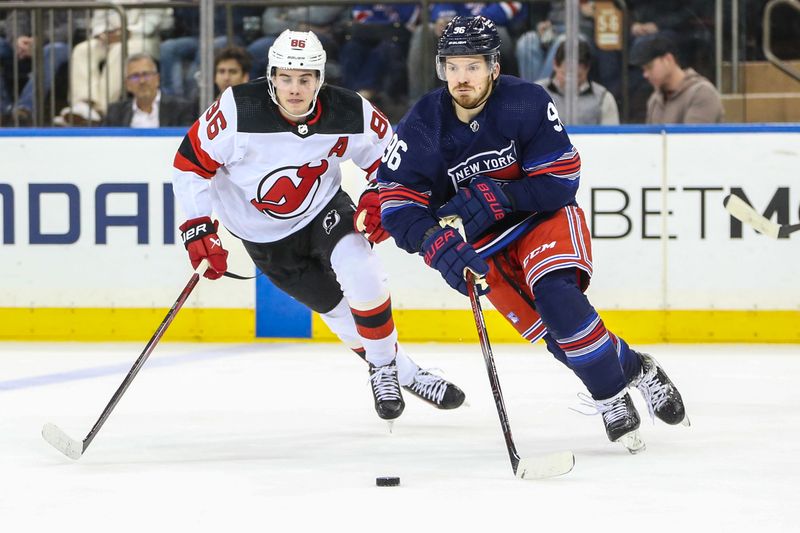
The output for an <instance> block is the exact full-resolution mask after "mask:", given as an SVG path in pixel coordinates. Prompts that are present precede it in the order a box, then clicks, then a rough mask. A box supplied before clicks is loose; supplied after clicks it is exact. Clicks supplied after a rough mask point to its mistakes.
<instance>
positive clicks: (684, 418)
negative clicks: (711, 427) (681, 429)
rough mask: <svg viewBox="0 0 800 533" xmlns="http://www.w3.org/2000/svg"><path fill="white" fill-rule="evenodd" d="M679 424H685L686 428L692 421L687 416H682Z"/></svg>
mask: <svg viewBox="0 0 800 533" xmlns="http://www.w3.org/2000/svg"><path fill="white" fill-rule="evenodd" d="M681 425H682V426H686V427H687V428H688V427H690V426H691V425H692V422H691V420H689V417H688V416H684V417H683V420H681Z"/></svg>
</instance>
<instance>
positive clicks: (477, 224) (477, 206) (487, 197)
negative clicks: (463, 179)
mask: <svg viewBox="0 0 800 533" xmlns="http://www.w3.org/2000/svg"><path fill="white" fill-rule="evenodd" d="M512 211H513V207H512V205H511V200H510V199H509V198H508V195H506V193H504V192H503V189H501V188H500V186H499V185H498V184H497V183H495V182H494V181H492V180H490V179H489V178H485V177H483V176H478V177H476V178H473V180H472V181H471V182H470V184H469V186H468V187H465V188H463V189H461V190H459V191H458V194H456V195H455V196H453V197H452V198H451V199H450V201H449V202H447V203H446V204H444V205H443V206H442V207H440V208H439V209H438V210H437V211H436V216H437V217H439V218H441V219H448V218H451V217H453V216H457V217H459V218H460V219H461V222H462V224H464V231H465V232H466V234H467V239H474V238H476V237H478V236H479V235H481V234H482V233H483V232H484V231H486V230H487V229H488V228H489V226H491V225H492V224H494V223H496V222H499V221H500V220H502V219H503V218H505V216H506V215H507V214H509V213H511V212H512Z"/></svg>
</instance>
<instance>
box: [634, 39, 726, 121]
mask: <svg viewBox="0 0 800 533" xmlns="http://www.w3.org/2000/svg"><path fill="white" fill-rule="evenodd" d="M630 62H631V64H633V65H636V66H639V67H641V68H642V74H643V76H644V77H645V79H646V80H647V81H649V82H650V84H651V85H652V86H653V88H654V89H655V91H654V92H653V94H651V95H650V98H649V99H648V100H647V123H648V124H667V123H668V124H692V123H695V124H698V123H699V124H702V123H716V122H722V116H723V108H722V99H721V98H720V95H719V92H718V91H717V89H716V87H714V84H712V83H711V82H710V81H708V79H706V78H704V77H703V76H701V75H700V74H698V73H697V72H695V71H694V69H691V68H686V69H684V68H682V67H681V65H680V63H679V61H678V59H677V52H676V48H675V44H674V42H673V41H672V40H671V39H669V38H668V37H666V36H665V35H663V34H655V35H652V36H648V37H645V38H642V39H640V40H639V41H638V42H637V43H636V44H635V45H634V46H633V49H632V50H631V56H630Z"/></svg>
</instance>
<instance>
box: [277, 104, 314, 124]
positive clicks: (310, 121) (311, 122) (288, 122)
mask: <svg viewBox="0 0 800 533" xmlns="http://www.w3.org/2000/svg"><path fill="white" fill-rule="evenodd" d="M278 114H279V115H280V116H281V118H282V119H283V120H284V121H285V122H286V123H287V124H289V125H290V126H291V127H293V128H294V127H296V126H297V124H298V123H297V122H292V121H291V120H289V119H288V118H286V117H284V116H283V113H281V112H280V111H279V112H278ZM321 116H322V102H321V101H320V99H319V98H317V103H316V104H315V105H314V112H313V113H312V114H311V120H309V121H308V122H306V124H307V125H309V126H311V125H314V124H316V123H317V122H318V121H319V119H320V117H321Z"/></svg>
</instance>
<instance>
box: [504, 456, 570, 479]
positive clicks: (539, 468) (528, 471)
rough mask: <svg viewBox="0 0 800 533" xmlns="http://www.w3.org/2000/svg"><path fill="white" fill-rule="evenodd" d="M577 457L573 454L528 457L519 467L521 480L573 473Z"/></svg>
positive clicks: (518, 471) (518, 474) (517, 474)
mask: <svg viewBox="0 0 800 533" xmlns="http://www.w3.org/2000/svg"><path fill="white" fill-rule="evenodd" d="M574 466H575V455H574V454H573V453H572V452H557V453H551V454H549V455H544V456H542V457H528V458H526V459H522V460H521V461H520V462H519V465H517V472H516V476H517V477H518V478H519V479H544V478H548V477H555V476H562V475H564V474H567V473H569V472H571V471H572V467H574Z"/></svg>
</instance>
